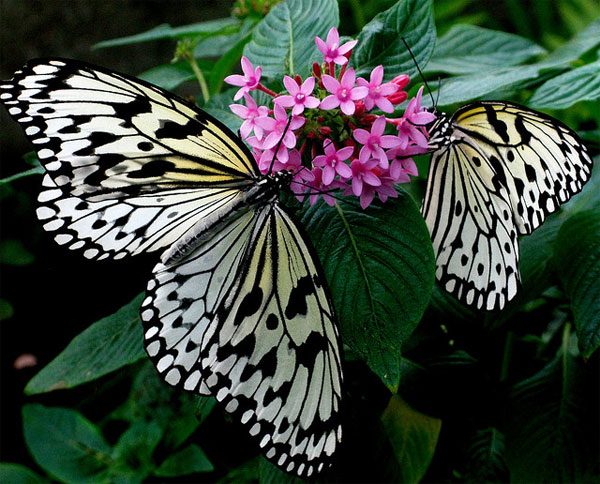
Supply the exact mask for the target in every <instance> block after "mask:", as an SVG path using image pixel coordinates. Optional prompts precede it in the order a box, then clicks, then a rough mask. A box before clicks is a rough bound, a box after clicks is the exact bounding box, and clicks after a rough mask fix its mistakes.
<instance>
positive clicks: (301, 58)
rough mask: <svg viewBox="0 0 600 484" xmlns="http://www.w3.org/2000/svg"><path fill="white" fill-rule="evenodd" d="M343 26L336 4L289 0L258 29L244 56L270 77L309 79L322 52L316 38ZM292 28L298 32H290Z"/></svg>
mask: <svg viewBox="0 0 600 484" xmlns="http://www.w3.org/2000/svg"><path fill="white" fill-rule="evenodd" d="M338 23H339V13H338V6H337V2H335V0H289V1H287V2H281V3H279V4H278V5H276V6H275V7H274V8H273V9H272V10H271V11H270V12H269V13H268V14H267V15H266V16H265V18H264V19H262V20H261V21H260V22H259V24H258V25H257V26H256V29H255V31H254V32H253V34H252V40H251V41H250V42H249V43H248V45H246V47H245V48H244V55H245V56H246V57H248V58H249V59H252V62H254V64H255V65H260V66H262V68H263V71H262V72H263V75H264V76H267V77H272V78H275V77H282V76H283V75H284V74H287V75H290V74H291V75H293V74H300V75H301V76H302V77H303V78H304V77H306V76H307V75H308V74H309V72H310V70H311V69H312V64H313V62H314V60H315V59H316V58H317V53H318V52H319V51H318V49H317V46H316V45H315V36H318V37H321V38H325V37H326V36H327V32H328V31H329V29H330V28H331V27H332V26H337V25H338ZM290 25H293V26H294V28H293V29H290Z"/></svg>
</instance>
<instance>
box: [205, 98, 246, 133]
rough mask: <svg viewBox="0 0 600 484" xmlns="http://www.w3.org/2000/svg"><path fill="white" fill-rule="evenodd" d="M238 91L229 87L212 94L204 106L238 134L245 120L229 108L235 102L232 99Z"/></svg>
mask: <svg viewBox="0 0 600 484" xmlns="http://www.w3.org/2000/svg"><path fill="white" fill-rule="evenodd" d="M236 91H237V89H228V90H227V91H225V92H221V93H219V94H215V95H214V96H211V98H210V99H209V101H208V102H207V103H206V104H205V105H204V106H202V109H204V110H205V111H207V112H208V113H209V114H210V115H211V116H214V117H215V118H217V119H218V120H219V121H221V122H222V123H223V124H224V125H225V126H227V127H228V128H229V129H230V130H231V131H232V132H233V133H236V134H237V132H238V131H239V129H240V126H241V125H242V122H243V120H242V119H241V118H240V117H239V116H237V115H235V114H233V112H232V111H231V109H229V105H230V104H234V102H233V101H232V99H233V95H234V94H235V92H236Z"/></svg>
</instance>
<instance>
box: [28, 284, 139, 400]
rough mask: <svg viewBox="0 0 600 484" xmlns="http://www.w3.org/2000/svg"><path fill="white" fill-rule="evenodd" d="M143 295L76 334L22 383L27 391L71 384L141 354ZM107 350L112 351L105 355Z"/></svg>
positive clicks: (44, 390)
mask: <svg viewBox="0 0 600 484" xmlns="http://www.w3.org/2000/svg"><path fill="white" fill-rule="evenodd" d="M142 297H143V295H141V294H140V295H139V296H137V297H136V298H135V299H134V300H133V301H131V303H129V304H128V305H126V306H123V307H122V308H121V309H120V310H119V311H117V312H116V313H115V314H113V315H111V316H108V317H106V318H103V319H101V320H100V321H98V322H96V323H94V324H93V325H91V326H90V327H89V328H88V329H86V330H85V331H83V332H82V333H81V334H80V335H79V336H77V337H76V338H75V339H74V340H73V341H71V343H70V344H69V346H67V347H66V348H65V350H64V351H63V352H62V353H61V354H59V355H58V356H57V357H56V358H55V359H54V360H53V361H52V362H50V364H48V366H46V367H45V368H44V369H43V370H42V371H41V372H39V373H38V374H37V375H36V376H35V377H34V378H33V379H32V380H31V381H30V382H29V383H28V384H27V387H25V392H26V393H27V394H29V395H34V394H36V393H44V392H49V391H52V390H62V389H66V388H72V387H74V386H77V385H81V384H82V383H86V382H89V381H92V380H95V379H97V378H99V377H101V376H103V375H106V374H107V373H110V372H111V371H115V370H118V369H119V368H122V367H123V366H125V365H130V364H131V363H135V362H136V361H138V360H140V359H141V358H144V357H145V356H146V353H145V352H144V349H143V348H142V340H143V335H142V324H141V321H140V316H139V307H140V304H141V302H142ZM107 354H109V355H111V356H110V357H109V358H107Z"/></svg>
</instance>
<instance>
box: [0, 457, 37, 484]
mask: <svg viewBox="0 0 600 484" xmlns="http://www.w3.org/2000/svg"><path fill="white" fill-rule="evenodd" d="M0 482H6V483H10V484H44V483H46V482H48V481H47V480H46V479H44V478H43V477H41V476H38V475H37V474H36V473H35V472H33V471H32V470H31V469H29V468H27V467H25V466H23V465H21V464H13V463H12V462H0Z"/></svg>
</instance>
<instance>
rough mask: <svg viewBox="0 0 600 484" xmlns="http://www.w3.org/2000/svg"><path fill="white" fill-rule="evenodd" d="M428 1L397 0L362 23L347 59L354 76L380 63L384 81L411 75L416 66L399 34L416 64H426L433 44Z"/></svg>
mask: <svg viewBox="0 0 600 484" xmlns="http://www.w3.org/2000/svg"><path fill="white" fill-rule="evenodd" d="M432 3H433V2H432V1H431V0H401V1H399V2H397V3H396V4H395V5H394V6H393V7H391V8H390V9H388V10H386V11H385V12H381V13H380V14H378V15H377V16H376V17H375V18H374V19H373V20H371V21H370V22H369V23H368V24H367V25H365V27H364V29H363V30H362V31H361V32H360V34H359V35H358V44H357V46H356V47H355V49H354V53H353V56H352V61H351V64H352V65H354V67H355V68H356V70H357V73H358V75H367V74H368V73H370V71H371V70H372V69H373V68H374V67H377V66H378V65H380V64H381V65H383V66H384V68H385V78H386V80H390V79H392V78H393V77H395V76H397V75H399V74H408V75H409V76H411V77H412V76H414V75H415V74H416V73H417V67H416V66H415V63H414V61H413V59H412V57H411V56H410V53H409V52H408V50H407V48H406V46H405V45H404V42H402V37H404V40H406V42H407V44H408V45H409V46H410V48H411V50H412V52H413V54H414V56H415V58H416V60H417V62H418V64H419V65H420V66H424V65H426V64H427V62H428V61H429V58H430V57H431V54H432V53H433V48H434V46H435V23H434V21H433V7H432Z"/></svg>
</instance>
